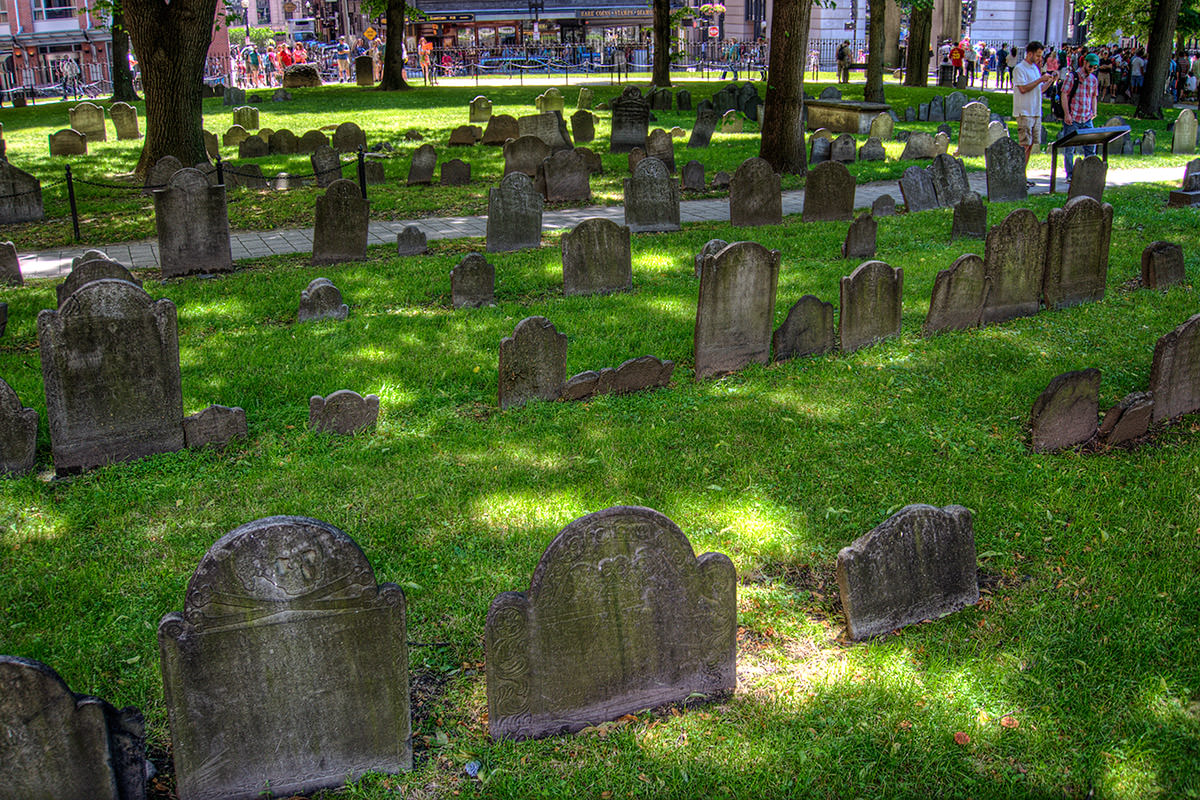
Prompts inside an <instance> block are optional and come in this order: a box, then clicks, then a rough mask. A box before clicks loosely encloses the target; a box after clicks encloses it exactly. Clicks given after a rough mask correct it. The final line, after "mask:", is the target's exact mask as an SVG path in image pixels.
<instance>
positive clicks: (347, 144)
mask: <svg viewBox="0 0 1200 800" xmlns="http://www.w3.org/2000/svg"><path fill="white" fill-rule="evenodd" d="M330 146H331V147H333V149H334V150H336V151H337V152H339V153H354V152H357V150H358V148H360V147H362V148H364V149H365V148H366V146H367V135H366V134H365V133H363V129H362V128H360V127H358V125H356V124H355V123H353V122H343V123H342V124H341V125H338V126H337V128H336V129H335V130H334V131H333V136H332V138H331V139H330Z"/></svg>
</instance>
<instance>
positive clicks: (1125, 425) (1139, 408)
mask: <svg viewBox="0 0 1200 800" xmlns="http://www.w3.org/2000/svg"><path fill="white" fill-rule="evenodd" d="M1153 416H1154V395H1152V394H1150V393H1149V392H1130V393H1129V394H1127V395H1125V397H1123V398H1121V402H1119V403H1117V404H1116V405H1115V406H1113V407H1112V408H1110V409H1109V410H1108V413H1107V414H1105V415H1104V421H1103V422H1101V423H1100V429H1099V430H1098V431H1097V432H1096V434H1097V437H1098V438H1099V439H1100V441H1102V442H1104V444H1106V445H1109V446H1110V447H1112V446H1116V445H1119V444H1126V443H1128V442H1130V441H1132V440H1134V439H1140V438H1141V437H1143V436H1145V435H1146V433H1147V432H1148V431H1149V430H1150V421H1151V419H1152V418H1153Z"/></svg>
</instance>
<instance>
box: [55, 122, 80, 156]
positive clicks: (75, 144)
mask: <svg viewBox="0 0 1200 800" xmlns="http://www.w3.org/2000/svg"><path fill="white" fill-rule="evenodd" d="M87 143H88V139H87V135H86V134H83V133H81V132H79V131H77V130H74V129H72V128H63V129H62V130H61V131H58V132H56V133H52V134H50V155H52V156H86V155H87Z"/></svg>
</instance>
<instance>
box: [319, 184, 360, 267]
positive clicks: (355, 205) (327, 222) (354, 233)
mask: <svg viewBox="0 0 1200 800" xmlns="http://www.w3.org/2000/svg"><path fill="white" fill-rule="evenodd" d="M370 210H371V202H370V201H369V200H367V199H366V198H365V197H363V196H362V191H361V190H360V189H359V187H358V184H357V183H355V182H354V181H348V180H340V181H334V182H333V183H331V184H330V185H329V188H328V189H326V190H325V194H323V195H321V196H319V197H318V198H317V210H316V224H315V225H314V226H313V249H312V260H311V262H310V263H312V264H313V265H314V266H316V265H320V264H340V263H343V262H346V261H362V260H364V259H365V258H366V257H367V225H368V222H369V221H370Z"/></svg>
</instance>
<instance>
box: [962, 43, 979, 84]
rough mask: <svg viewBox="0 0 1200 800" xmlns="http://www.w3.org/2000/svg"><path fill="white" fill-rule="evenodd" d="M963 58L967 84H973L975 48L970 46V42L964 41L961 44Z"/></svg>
mask: <svg viewBox="0 0 1200 800" xmlns="http://www.w3.org/2000/svg"><path fill="white" fill-rule="evenodd" d="M962 47H963V60H964V61H966V64H967V85H968V86H974V85H975V58H976V56H975V48H974V47H971V43H970V42H966V43H965V44H964V45H963V46H962Z"/></svg>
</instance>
